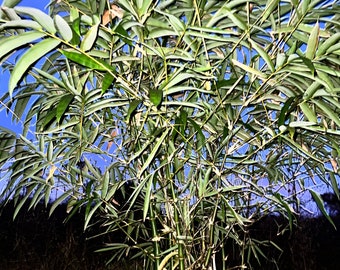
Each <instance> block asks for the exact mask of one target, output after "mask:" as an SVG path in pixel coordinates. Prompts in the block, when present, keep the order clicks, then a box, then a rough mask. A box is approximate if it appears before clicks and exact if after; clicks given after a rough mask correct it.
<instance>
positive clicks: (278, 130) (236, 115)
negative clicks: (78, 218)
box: [0, 0, 340, 270]
mask: <svg viewBox="0 0 340 270" xmlns="http://www.w3.org/2000/svg"><path fill="white" fill-rule="evenodd" d="M16 2H18V1H6V2H5V4H4V6H3V7H2V9H1V25H0V33H1V37H0V38H1V39H0V43H1V46H0V59H1V61H2V67H3V69H4V70H7V71H8V72H9V73H10V75H11V76H10V81H9V89H8V93H6V94H5V95H4V96H3V98H2V101H1V102H2V104H4V105H5V106H3V107H4V108H7V110H8V111H9V112H11V113H12V115H13V121H19V122H21V123H22V124H23V131H22V134H20V135H19V136H16V135H15V134H13V133H11V132H10V131H8V130H5V129H1V133H0V135H1V144H0V146H1V151H2V152H1V157H0V163H1V166H2V167H3V168H7V174H6V175H7V177H8V178H7V179H8V181H7V186H6V188H5V190H4V192H3V196H4V197H7V198H12V197H13V198H14V199H15V200H16V201H17V208H16V209H17V211H16V212H15V214H17V212H18V211H19V210H20V208H21V206H22V205H23V204H24V202H25V201H26V200H27V199H28V198H32V200H31V205H30V206H31V207H34V206H35V205H36V204H37V203H38V202H39V201H41V200H45V203H46V204H47V203H48V202H49V200H50V199H51V196H53V198H54V197H56V200H55V202H54V206H53V207H52V208H51V211H53V210H54V209H55V207H57V206H58V205H59V204H61V203H62V202H64V201H67V202H68V211H69V213H70V215H72V214H74V213H75V212H76V211H77V209H78V208H79V207H81V206H86V214H85V224H84V225H85V228H87V227H88V226H89V225H90V224H91V222H92V221H96V222H102V224H103V225H105V226H106V228H107V232H108V233H109V232H113V231H116V230H119V231H121V232H124V233H125V235H126V239H125V241H123V242H122V243H109V244H108V245H107V246H106V247H105V248H104V249H103V250H111V251H112V254H113V255H112V259H119V258H122V257H124V256H126V255H130V256H133V257H144V258H145V266H146V267H147V268H152V267H154V269H162V268H163V267H166V268H167V269H174V268H176V267H178V269H181V270H183V269H186V268H190V269H205V268H207V267H209V266H210V265H213V264H214V263H215V258H216V254H217V253H219V254H221V256H223V257H224V252H225V250H226V248H227V247H225V245H224V244H225V243H226V239H229V240H230V239H231V240H232V241H233V247H234V248H235V252H239V253H241V254H242V258H243V260H242V265H240V266H239V267H245V266H246V265H247V264H248V262H249V261H250V259H249V258H250V257H255V258H258V257H260V256H265V254H263V253H262V252H261V246H260V245H261V242H259V241H255V239H252V238H251V237H249V236H247V234H246V233H243V232H247V228H248V226H249V225H251V224H252V223H253V222H255V221H256V220H257V219H258V218H260V217H261V216H263V215H267V214H269V213H273V212H278V213H281V214H283V215H285V216H286V217H287V218H288V220H289V226H290V227H292V226H293V223H294V220H295V214H297V213H299V211H300V198H301V196H300V194H301V193H303V192H304V191H310V193H311V195H312V196H313V198H314V199H315V201H316V203H317V204H318V207H319V208H320V209H321V211H322V212H323V213H324V214H325V215H326V217H327V218H328V219H329V221H330V222H332V220H331V219H330V217H329V216H328V215H327V212H326V211H325V208H324V206H323V201H322V198H321V196H320V195H319V194H318V193H317V192H316V191H315V190H314V189H313V185H314V184H316V183H319V182H321V181H322V182H324V183H326V184H327V185H329V186H331V187H332V188H333V189H334V192H335V194H337V196H339V190H338V187H337V186H338V185H337V178H338V156H339V153H340V149H339V146H338V144H337V142H338V140H339V135H340V131H339V126H340V120H339V117H338V115H339V109H340V103H339V101H338V92H339V89H340V82H339V76H340V69H339V54H340V50H339V49H340V48H339V39H340V34H339V24H338V19H339V11H340V9H339V5H338V3H337V1H300V2H299V1H273V0H269V1H257V2H256V3H253V2H251V1H246V0H244V1H243V0H234V1H214V0H209V1H207V0H200V1H196V0H195V1H194V0H192V1H190V0H187V1H172V0H168V1H151V0H146V1H139V0H133V1H126V0H120V1H118V2H117V3H116V4H110V3H108V1H106V0H100V1H90V0H84V1H71V0H69V1H68V0H58V1H52V2H51V3H50V14H49V15H47V14H46V13H44V12H42V11H40V10H37V9H34V8H30V7H19V6H16V5H15V3H16ZM8 138H9V139H8ZM117 191H121V192H122V193H123V194H124V195H126V198H124V199H123V200H122V201H119V200H117V198H116V197H115V194H116V192H117ZM123 202H124V203H123ZM97 213H100V214H101V217H100V218H98V217H97V216H96V218H95V219H92V220H91V218H92V217H93V216H94V215H96V214H97ZM228 263H229V262H228V258H225V266H226V265H228ZM225 266H224V267H225Z"/></svg>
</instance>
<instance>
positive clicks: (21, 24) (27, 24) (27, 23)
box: [0, 20, 42, 31]
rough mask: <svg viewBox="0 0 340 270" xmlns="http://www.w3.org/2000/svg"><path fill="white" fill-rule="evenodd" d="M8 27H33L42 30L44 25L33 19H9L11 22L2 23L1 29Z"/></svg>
mask: <svg viewBox="0 0 340 270" xmlns="http://www.w3.org/2000/svg"><path fill="white" fill-rule="evenodd" d="M7 28H9V29H13V28H25V29H29V28H32V29H34V30H37V31H41V30H42V26H41V25H40V24H39V23H37V22H34V21H31V20H15V21H9V22H6V23H4V24H1V25H0V31H2V30H4V29H7Z"/></svg>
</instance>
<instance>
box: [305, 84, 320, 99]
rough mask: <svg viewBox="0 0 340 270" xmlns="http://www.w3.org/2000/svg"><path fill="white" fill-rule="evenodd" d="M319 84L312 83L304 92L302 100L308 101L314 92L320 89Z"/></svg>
mask: <svg viewBox="0 0 340 270" xmlns="http://www.w3.org/2000/svg"><path fill="white" fill-rule="evenodd" d="M320 86H321V84H320V83H319V82H318V81H314V82H313V83H312V84H311V85H310V86H309V87H308V88H307V89H306V92H305V93H304V94H303V99H304V100H309V99H310V98H312V97H313V95H314V94H315V92H316V91H317V90H319V89H320Z"/></svg>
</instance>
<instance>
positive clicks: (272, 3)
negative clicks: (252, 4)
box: [261, 0, 280, 23]
mask: <svg viewBox="0 0 340 270" xmlns="http://www.w3.org/2000/svg"><path fill="white" fill-rule="evenodd" d="M279 2H280V0H267V3H266V8H265V10H264V11H263V13H262V16H261V23H263V22H265V21H266V20H267V19H268V17H269V16H270V15H271V14H272V13H273V12H274V10H275V9H277V7H278V5H279Z"/></svg>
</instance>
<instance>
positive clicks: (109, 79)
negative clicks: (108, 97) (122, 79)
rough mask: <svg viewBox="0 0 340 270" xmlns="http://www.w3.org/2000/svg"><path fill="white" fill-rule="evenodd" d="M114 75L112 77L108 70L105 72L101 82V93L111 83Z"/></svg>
mask: <svg viewBox="0 0 340 270" xmlns="http://www.w3.org/2000/svg"><path fill="white" fill-rule="evenodd" d="M114 79H115V77H113V76H112V75H111V74H110V73H109V72H107V73H106V74H105V76H104V78H103V82H102V94H104V93H105V92H106V90H107V89H108V88H109V87H110V86H111V85H112V83H113V81H114Z"/></svg>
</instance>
